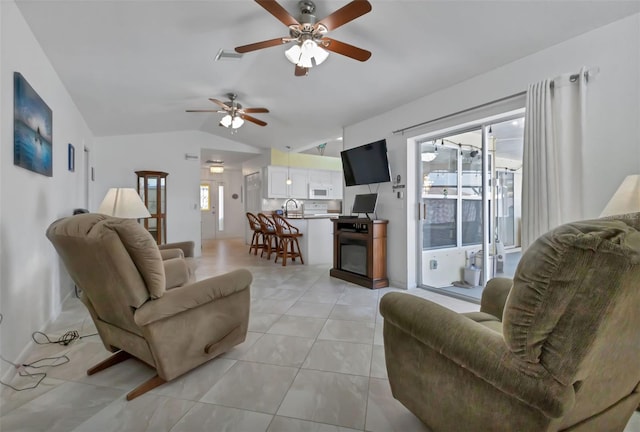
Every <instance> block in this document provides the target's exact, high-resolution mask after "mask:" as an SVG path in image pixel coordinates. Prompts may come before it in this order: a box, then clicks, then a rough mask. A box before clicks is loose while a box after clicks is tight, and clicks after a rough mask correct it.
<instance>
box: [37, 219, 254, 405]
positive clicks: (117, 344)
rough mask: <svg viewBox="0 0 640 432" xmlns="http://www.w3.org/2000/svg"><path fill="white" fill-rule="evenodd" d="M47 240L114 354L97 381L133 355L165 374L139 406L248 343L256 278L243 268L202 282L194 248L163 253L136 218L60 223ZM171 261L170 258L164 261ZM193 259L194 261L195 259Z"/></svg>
mask: <svg viewBox="0 0 640 432" xmlns="http://www.w3.org/2000/svg"><path fill="white" fill-rule="evenodd" d="M47 237H48V238H49V240H50V241H51V243H53V245H54V247H55V248H56V250H57V251H58V254H59V255H60V257H61V258H62V261H63V262H64V265H65V267H66V268H67V271H68V272H69V274H70V275H71V278H72V279H73V281H74V282H75V283H76V285H77V286H78V287H80V288H81V290H82V296H81V299H82V301H83V303H84V304H85V305H86V306H87V308H88V309H89V312H90V314H91V317H92V318H93V321H94V323H95V325H96V327H97V329H98V333H99V335H100V338H101V339H102V342H103V343H104V346H105V347H106V348H107V350H109V351H111V352H115V354H114V355H113V356H111V357H110V358H108V359H107V360H105V361H103V362H101V363H99V364H98V365H96V366H94V367H93V368H91V369H89V370H88V371H87V373H88V374H89V375H91V374H93V373H96V372H99V371H101V370H103V369H106V368H107V367H109V366H112V365H114V364H117V363H119V362H121V361H123V360H126V359H127V358H130V357H135V358H137V359H139V360H142V361H143V362H145V363H147V364H148V365H150V366H152V367H153V368H155V369H156V371H157V375H156V376H155V377H153V378H151V379H150V380H149V381H147V382H145V383H143V384H141V385H140V386H139V387H137V388H136V389H134V390H133V391H131V392H130V393H129V394H128V395H127V399H128V400H131V399H133V398H135V397H137V396H139V395H141V394H143V393H145V392H147V391H149V390H151V389H153V388H154V387H157V386H159V385H161V384H163V383H165V382H166V381H170V380H172V379H174V378H176V377H178V376H180V375H182V374H184V373H185V372H188V371H189V370H191V369H193V368H195V367H197V366H199V365H201V364H202V363H204V362H206V361H208V360H210V359H212V358H214V357H216V356H218V355H220V354H222V353H224V352H225V351H227V350H229V349H230V348H231V347H233V346H234V345H237V344H239V343H241V342H243V341H244V339H245V336H246V333H247V327H248V321H249V301H250V300H249V286H250V284H251V280H252V279H251V273H249V272H248V271H246V270H236V271H233V272H230V273H227V274H224V275H221V276H217V277H213V278H209V279H205V280H202V281H199V282H194V276H193V264H192V263H190V262H189V258H188V257H187V259H185V257H184V255H185V252H186V254H187V255H192V249H193V245H192V244H191V243H190V242H185V243H181V244H173V245H170V246H178V247H179V248H178V249H176V248H169V249H164V250H163V251H161V250H160V249H159V248H158V246H157V245H156V243H155V241H154V239H153V237H152V236H151V234H149V232H148V231H146V230H145V229H144V228H143V227H142V226H141V225H140V224H138V223H137V222H136V221H135V220H131V219H119V218H113V217H109V216H105V215H100V214H82V215H76V216H71V217H68V218H64V219H60V220H58V221H56V222H54V223H53V224H51V226H50V227H49V228H48V229H47ZM163 258H165V259H163ZM191 260H193V259H192V258H191Z"/></svg>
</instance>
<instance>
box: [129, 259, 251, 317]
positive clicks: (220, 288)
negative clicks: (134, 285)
mask: <svg viewBox="0 0 640 432" xmlns="http://www.w3.org/2000/svg"><path fill="white" fill-rule="evenodd" d="M251 281H252V276H251V273H250V272H249V271H248V270H244V269H240V270H234V271H232V272H229V273H226V274H223V275H220V276H215V277H212V278H208V279H204V280H201V281H199V282H196V283H193V284H190V285H184V286H181V287H178V288H173V289H171V290H169V291H167V292H166V293H165V294H164V295H163V296H162V297H160V298H159V299H156V300H150V301H147V302H146V303H145V304H143V305H142V306H140V308H138V310H136V312H135V313H134V320H135V322H136V324H138V325H139V326H141V327H142V326H146V325H148V324H151V323H153V322H156V321H159V320H162V319H165V318H169V317H171V316H173V315H176V314H178V313H180V312H184V311H187V310H189V309H194V308H197V307H199V306H201V305H203V304H206V303H209V302H212V301H216V300H218V299H220V298H223V297H227V296H229V295H232V294H234V293H236V292H240V291H242V290H245V289H249V286H250V285H251Z"/></svg>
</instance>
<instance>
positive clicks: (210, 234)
mask: <svg viewBox="0 0 640 432" xmlns="http://www.w3.org/2000/svg"><path fill="white" fill-rule="evenodd" d="M216 183H217V182H215V181H212V180H202V181H201V182H200V184H202V185H209V209H203V210H201V212H200V223H201V233H202V240H214V239H215V238H216V237H217V235H216V234H217V232H218V224H217V222H218V217H217V203H218V197H217V190H218V189H217V186H216Z"/></svg>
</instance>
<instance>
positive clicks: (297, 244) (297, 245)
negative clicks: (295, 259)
mask: <svg viewBox="0 0 640 432" xmlns="http://www.w3.org/2000/svg"><path fill="white" fill-rule="evenodd" d="M294 240H295V241H296V247H297V248H298V256H299V257H300V263H301V264H304V260H303V259H302V251H301V250H300V243H298V238H297V237H296V238H295V239H294Z"/></svg>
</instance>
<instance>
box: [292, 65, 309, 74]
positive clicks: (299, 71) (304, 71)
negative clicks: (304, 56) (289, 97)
mask: <svg viewBox="0 0 640 432" xmlns="http://www.w3.org/2000/svg"><path fill="white" fill-rule="evenodd" d="M295 74H296V76H307V75H309V68H303V67H300V66H298V65H296V72H295Z"/></svg>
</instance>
